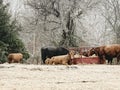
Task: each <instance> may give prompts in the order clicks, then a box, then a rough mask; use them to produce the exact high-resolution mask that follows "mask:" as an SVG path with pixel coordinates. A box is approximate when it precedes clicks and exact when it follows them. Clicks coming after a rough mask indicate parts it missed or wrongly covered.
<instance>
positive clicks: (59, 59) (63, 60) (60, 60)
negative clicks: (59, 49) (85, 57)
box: [49, 50, 75, 65]
mask: <svg viewBox="0 0 120 90" xmlns="http://www.w3.org/2000/svg"><path fill="white" fill-rule="evenodd" d="M74 54H75V51H73V50H71V51H70V52H69V53H68V54H67V55H61V56H53V57H52V58H51V59H50V60H49V64H51V65H52V64H54V65H57V64H62V65H68V64H71V60H72V59H73V58H74Z"/></svg>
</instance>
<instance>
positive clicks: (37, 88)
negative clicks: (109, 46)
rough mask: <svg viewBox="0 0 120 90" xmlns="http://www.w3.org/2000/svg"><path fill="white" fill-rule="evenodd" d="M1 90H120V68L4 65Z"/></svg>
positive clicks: (113, 66)
mask: <svg viewBox="0 0 120 90" xmlns="http://www.w3.org/2000/svg"><path fill="white" fill-rule="evenodd" d="M0 90H120V66H119V65H71V66H64V65H55V66H54V65H53V66H52V65H24V64H1V65H0Z"/></svg>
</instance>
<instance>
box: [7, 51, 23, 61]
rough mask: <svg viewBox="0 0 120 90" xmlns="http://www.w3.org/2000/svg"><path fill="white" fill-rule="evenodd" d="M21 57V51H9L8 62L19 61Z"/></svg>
mask: <svg viewBox="0 0 120 90" xmlns="http://www.w3.org/2000/svg"><path fill="white" fill-rule="evenodd" d="M22 59H23V54H21V53H11V54H9V55H8V63H20V62H21V61H22Z"/></svg>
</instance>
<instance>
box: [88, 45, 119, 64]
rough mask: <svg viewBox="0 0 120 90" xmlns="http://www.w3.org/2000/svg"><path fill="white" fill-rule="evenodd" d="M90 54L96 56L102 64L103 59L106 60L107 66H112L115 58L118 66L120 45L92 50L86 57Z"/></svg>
mask: <svg viewBox="0 0 120 90" xmlns="http://www.w3.org/2000/svg"><path fill="white" fill-rule="evenodd" d="M92 54H96V55H98V56H99V58H100V61H101V63H102V62H104V61H105V59H107V60H108V64H112V59H113V58H117V64H118V63H119V59H120V45H119V44H113V45H106V46H100V47H96V48H92V49H91V50H90V51H89V53H88V56H89V55H92Z"/></svg>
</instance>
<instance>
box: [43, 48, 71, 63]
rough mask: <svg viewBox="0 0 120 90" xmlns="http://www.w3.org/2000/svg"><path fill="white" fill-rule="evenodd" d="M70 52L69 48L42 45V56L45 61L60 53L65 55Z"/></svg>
mask: <svg viewBox="0 0 120 90" xmlns="http://www.w3.org/2000/svg"><path fill="white" fill-rule="evenodd" d="M67 53H69V50H67V49H66V48H64V47H42V48H41V57H42V60H43V63H45V60H46V58H51V57H53V56H58V55H65V54H67Z"/></svg>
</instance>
